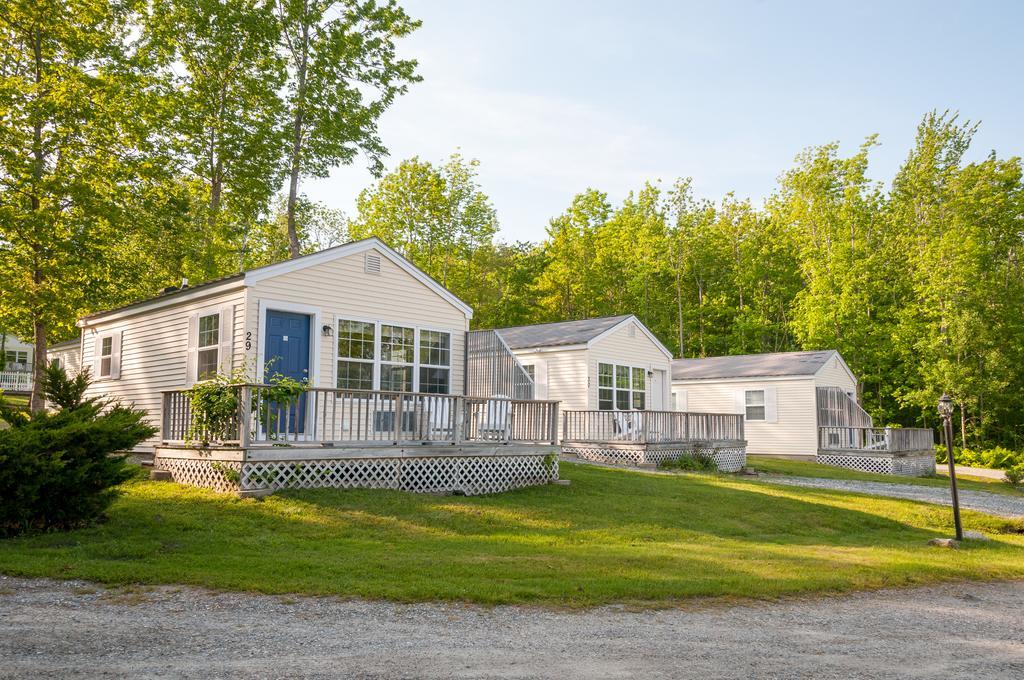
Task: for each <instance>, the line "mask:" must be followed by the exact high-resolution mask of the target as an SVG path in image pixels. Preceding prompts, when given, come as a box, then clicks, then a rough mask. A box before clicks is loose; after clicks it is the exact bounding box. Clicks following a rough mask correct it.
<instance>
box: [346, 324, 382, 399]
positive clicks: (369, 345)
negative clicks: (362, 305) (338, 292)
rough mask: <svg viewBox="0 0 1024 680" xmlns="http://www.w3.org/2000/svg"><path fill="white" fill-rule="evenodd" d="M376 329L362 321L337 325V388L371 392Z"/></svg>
mask: <svg viewBox="0 0 1024 680" xmlns="http://www.w3.org/2000/svg"><path fill="white" fill-rule="evenodd" d="M376 338H377V325H376V324H374V323H367V322H365V321H346V320H341V321H338V387H339V388H341V389H346V390H372V389H373V366H374V361H375V358H376V356H377V354H376V344H377V342H376Z"/></svg>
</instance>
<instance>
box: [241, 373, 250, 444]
mask: <svg viewBox="0 0 1024 680" xmlns="http://www.w3.org/2000/svg"><path fill="white" fill-rule="evenodd" d="M239 389H240V390H241V392H240V393H239V395H238V428H239V433H238V444H239V446H240V447H242V449H248V448H249V444H250V443H251V442H252V434H251V432H250V427H251V425H252V388H251V387H250V386H249V385H242V387H241V388H239Z"/></svg>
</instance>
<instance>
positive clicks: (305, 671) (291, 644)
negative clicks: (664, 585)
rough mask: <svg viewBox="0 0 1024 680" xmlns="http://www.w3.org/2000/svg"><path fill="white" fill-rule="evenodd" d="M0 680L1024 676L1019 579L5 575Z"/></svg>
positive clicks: (1, 581) (1023, 589)
mask: <svg viewBox="0 0 1024 680" xmlns="http://www.w3.org/2000/svg"><path fill="white" fill-rule="evenodd" d="M0 593H2V594H0V659H2V660H3V661H2V662H0V677H32V676H35V677H41V676H48V677H76V676H77V677H102V676H108V677H109V676H132V677H266V678H278V677H349V678H350V677H356V678H378V677H379V678H385V677H386V678H392V677H406V678H413V677H417V678H418V677H426V678H449V677H456V678H478V677H486V678H533V677H554V678H630V677H644V678H669V677H673V678H675V677H700V678H750V677H773V678H850V677H858V678H897V677H900V678H952V677H964V678H972V680H978V679H980V678H1011V677H1018V678H1019V677H1024V627H1022V626H1021V620H1022V619H1021V612H1024V583H995V584H967V585H946V586H940V587H932V588H922V589H914V590H899V591H883V592H876V593H865V594H858V595H852V596H843V597H833V598H822V599H805V600H787V601H784V602H782V603H772V604H749V605H733V606H728V607H727V606H724V605H712V606H707V607H703V608H692V609H689V610H682V609H673V610H664V611H648V612H631V611H626V610H623V609H620V608H614V607H605V608H601V609H593V610H589V611H585V612H564V611H552V610H546V609H537V608H522V607H498V608H493V609H483V608H479V607H474V606H463V605H438V604H426V605H423V604H420V605H399V604H390V603H379V602H364V601H343V600H338V599H334V598H307V597H296V598H282V597H272V596H264V595H247V594H237V593H225V594H213V593H208V592H205V591H201V590H194V589H188V588H166V587H163V588H154V589H150V590H143V591H124V590H104V589H102V588H100V587H97V586H93V585H90V584H86V583H82V582H56V581H46V580H25V579H15V578H10V577H0Z"/></svg>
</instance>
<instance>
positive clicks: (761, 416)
mask: <svg viewBox="0 0 1024 680" xmlns="http://www.w3.org/2000/svg"><path fill="white" fill-rule="evenodd" d="M743 396H744V401H745V402H746V419H747V420H760V421H763V420H765V400H764V390H746V392H745V393H744V395H743Z"/></svg>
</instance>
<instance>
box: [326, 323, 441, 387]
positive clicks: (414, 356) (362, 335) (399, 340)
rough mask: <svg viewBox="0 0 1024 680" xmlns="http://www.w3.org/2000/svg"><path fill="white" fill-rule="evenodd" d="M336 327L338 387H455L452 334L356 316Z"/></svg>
mask: <svg viewBox="0 0 1024 680" xmlns="http://www.w3.org/2000/svg"><path fill="white" fill-rule="evenodd" d="M337 332H338V343H337V357H336V359H337V366H338V372H337V386H338V388H339V389H350V390H373V389H379V390H382V391H387V392H414V391H418V392H430V393H434V394H448V393H450V392H451V365H452V336H451V333H449V332H446V331H437V330H429V329H420V328H417V327H415V326H403V325H398V324H390V323H382V322H379V321H361V320H354V319H338V321H337Z"/></svg>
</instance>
